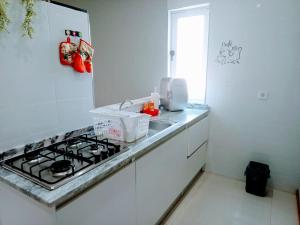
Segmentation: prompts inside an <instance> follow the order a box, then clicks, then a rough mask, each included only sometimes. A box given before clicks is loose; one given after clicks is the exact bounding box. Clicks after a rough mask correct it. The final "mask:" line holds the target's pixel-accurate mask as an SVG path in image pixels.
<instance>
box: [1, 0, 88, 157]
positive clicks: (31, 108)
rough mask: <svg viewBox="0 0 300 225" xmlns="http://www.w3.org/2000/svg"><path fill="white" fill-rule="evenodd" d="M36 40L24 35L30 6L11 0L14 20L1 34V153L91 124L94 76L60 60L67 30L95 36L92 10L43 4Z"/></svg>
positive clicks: (36, 22)
mask: <svg viewBox="0 0 300 225" xmlns="http://www.w3.org/2000/svg"><path fill="white" fill-rule="evenodd" d="M36 11H37V16H36V17H34V20H33V21H34V28H35V33H34V38H33V39H32V40H31V39H28V38H24V37H22V34H23V33H22V29H21V24H22V21H23V16H24V9H23V7H22V6H21V3H20V1H19V0H13V1H9V10H8V15H9V16H10V18H11V24H10V25H9V27H8V31H9V33H7V32H3V33H0V49H1V54H0V68H1V69H0V152H2V151H4V150H7V149H9V148H13V147H15V146H16V145H23V144H28V143H31V142H34V141H37V140H40V139H44V138H47V137H51V136H55V135H56V134H58V133H62V132H66V131H71V130H74V129H78V128H82V127H86V126H88V125H91V123H92V121H91V119H90V116H89V113H88V111H89V110H90V109H91V108H93V90H92V76H91V75H87V74H84V75H81V74H79V73H75V72H74V71H73V69H72V68H71V67H65V66H62V65H61V64H60V62H59V55H58V46H59V43H60V42H61V41H63V40H65V38H66V37H65V35H64V29H66V27H68V28H69V29H74V30H81V31H82V33H83V36H84V38H85V39H87V40H89V23H88V16H87V14H86V13H82V12H78V11H74V10H71V9H67V8H64V7H60V6H57V5H53V4H49V3H46V2H40V1H39V2H37V4H36Z"/></svg>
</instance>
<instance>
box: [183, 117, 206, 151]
mask: <svg viewBox="0 0 300 225" xmlns="http://www.w3.org/2000/svg"><path fill="white" fill-rule="evenodd" d="M208 125H209V124H208V117H205V118H204V119H202V120H200V121H199V122H197V123H195V124H194V125H192V126H191V127H189V128H188V138H189V140H188V142H189V147H188V153H187V155H188V156H190V155H192V154H193V153H194V152H195V151H196V150H197V149H198V148H199V147H200V146H201V145H202V144H203V143H204V142H206V141H207V140H208Z"/></svg>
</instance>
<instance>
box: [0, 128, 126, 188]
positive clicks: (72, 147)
mask: <svg viewBox="0 0 300 225" xmlns="http://www.w3.org/2000/svg"><path fill="white" fill-rule="evenodd" d="M127 150H128V147H127V146H126V145H125V144H123V143H122V142H119V141H115V140H110V139H102V140H100V139H99V138H98V137H97V136H93V135H87V134H85V135H81V136H79V137H75V138H71V139H68V140H64V141H62V142H59V143H56V144H53V145H50V146H48V147H43V148H40V149H36V150H34V151H27V150H24V153H23V154H21V155H19V156H16V157H13V158H11V159H7V160H5V161H4V163H3V167H4V168H6V169H8V170H10V171H12V172H15V173H17V174H19V175H21V176H23V177H25V178H27V179H29V180H31V181H33V182H35V183H36V184H39V185H41V186H43V187H44V188H47V189H48V190H53V189H55V188H57V187H60V186H62V185H64V184H66V183H67V182H69V181H71V180H73V179H75V178H76V177H78V176H80V175H82V174H84V173H86V172H88V171H90V170H91V169H94V168H95V167H97V166H99V165H100V164H103V163H105V162H107V161H109V160H111V159H112V158H114V157H116V156H118V155H119V154H121V153H123V152H125V151H127Z"/></svg>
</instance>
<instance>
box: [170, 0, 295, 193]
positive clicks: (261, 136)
mask: <svg viewBox="0 0 300 225" xmlns="http://www.w3.org/2000/svg"><path fill="white" fill-rule="evenodd" d="M206 2H210V33H209V58H208V74H207V103H208V105H209V106H210V107H211V127H210V141H209V164H208V169H209V170H210V171H213V172H216V173H219V174H223V175H226V176H229V177H234V178H239V179H241V178H243V172H244V169H245V167H246V165H247V163H248V161H249V160H257V161H261V162H266V163H268V164H269V165H270V168H271V176H272V178H271V184H273V185H274V186H275V187H277V188H281V189H284V190H288V191H294V190H295V189H296V188H297V187H298V186H299V181H300V163H299V159H300V100H299V96H300V88H299V85H300V75H299V74H300V54H299V52H300V42H299V37H300V27H299V23H298V22H299V21H300V14H299V11H300V2H299V1H298V0H287V1H284V2H282V1H280V0H260V1H258V0H256V1H252V0H247V1H245V0H227V1H223V0H210V1H209V0H207V1H203V0H169V1H168V8H169V9H173V8H179V7H184V6H188V5H192V4H200V3H206ZM228 40H232V41H233V42H234V44H236V45H239V46H242V47H243V50H242V58H241V63H240V64H238V65H220V64H218V63H216V57H217V54H218V51H219V49H220V46H221V43H222V41H228ZM259 90H267V91H268V92H269V94H270V98H269V100H268V101H259V100H258V99H257V91H259Z"/></svg>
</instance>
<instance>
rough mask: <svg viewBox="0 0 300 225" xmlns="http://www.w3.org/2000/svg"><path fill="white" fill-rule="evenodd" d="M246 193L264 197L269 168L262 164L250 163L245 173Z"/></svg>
mask: <svg viewBox="0 0 300 225" xmlns="http://www.w3.org/2000/svg"><path fill="white" fill-rule="evenodd" d="M245 176H246V192H248V193H250V194H254V195H257V196H261V197H264V196H266V187H267V181H268V178H270V169H269V166H268V165H266V164H263V163H259V162H254V161H250V162H249V164H248V166H247V168H246V171H245Z"/></svg>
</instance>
